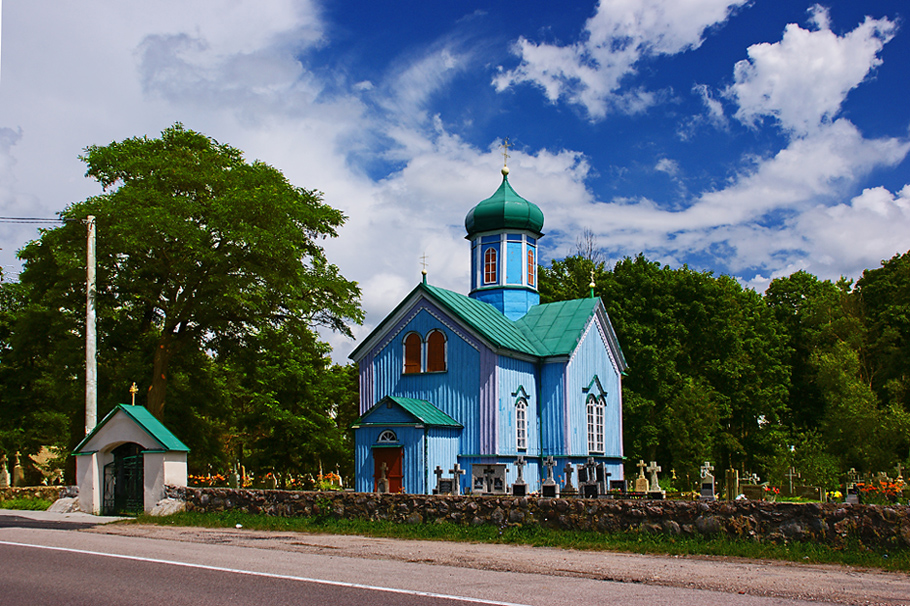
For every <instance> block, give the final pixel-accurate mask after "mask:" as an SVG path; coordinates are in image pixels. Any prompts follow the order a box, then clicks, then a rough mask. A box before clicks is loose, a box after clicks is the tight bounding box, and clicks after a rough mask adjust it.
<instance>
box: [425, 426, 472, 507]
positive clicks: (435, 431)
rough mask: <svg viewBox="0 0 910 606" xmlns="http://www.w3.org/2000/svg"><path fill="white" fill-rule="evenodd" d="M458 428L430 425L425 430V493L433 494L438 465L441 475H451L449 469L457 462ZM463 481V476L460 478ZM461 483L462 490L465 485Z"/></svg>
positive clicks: (447, 476)
mask: <svg viewBox="0 0 910 606" xmlns="http://www.w3.org/2000/svg"><path fill="white" fill-rule="evenodd" d="M459 433H460V431H459V430H457V429H453V428H449V427H430V428H429V430H428V431H427V446H428V448H427V469H426V479H425V485H426V487H427V490H426V493H425V494H433V489H435V488H436V474H435V473H434V470H435V469H436V467H437V466H438V467H439V468H441V469H442V472H443V473H442V475H443V477H446V478H449V477H452V474H450V473H449V470H450V469H452V468H453V467H454V466H455V463H457V462H458V434H459ZM461 480H462V482H464V478H463V477H462V478H461ZM466 485H467V484H466V483H463V484H462V491H463V490H464V487H465V486H466Z"/></svg>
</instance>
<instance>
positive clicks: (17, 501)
mask: <svg viewBox="0 0 910 606" xmlns="http://www.w3.org/2000/svg"><path fill="white" fill-rule="evenodd" d="M52 504H53V501H48V500H47V499H29V498H23V497H16V498H14V499H6V500H3V499H0V509H20V510H22V509H27V510H30V511H44V510H45V509H47V508H48V507H50V506H51V505H52Z"/></svg>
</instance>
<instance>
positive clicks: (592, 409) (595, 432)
mask: <svg viewBox="0 0 910 606" xmlns="http://www.w3.org/2000/svg"><path fill="white" fill-rule="evenodd" d="M587 416H588V452H590V453H603V451H604V400H603V398H597V397H595V396H594V394H590V395H588V399H587Z"/></svg>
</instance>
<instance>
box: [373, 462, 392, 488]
mask: <svg viewBox="0 0 910 606" xmlns="http://www.w3.org/2000/svg"><path fill="white" fill-rule="evenodd" d="M388 471H389V466H388V465H387V464H386V462H385V461H383V462H382V464H381V465H380V466H379V480H378V481H377V482H376V492H383V493H384V492H389V478H388V477H387V474H388Z"/></svg>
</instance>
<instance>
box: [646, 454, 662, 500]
mask: <svg viewBox="0 0 910 606" xmlns="http://www.w3.org/2000/svg"><path fill="white" fill-rule="evenodd" d="M647 471H648V473H649V474H651V485H650V486H649V487H648V492H655V493H656V492H660V493H662V492H663V491H662V490H661V489H660V481H659V480H658V479H657V472H659V471H661V469H660V466H659V465H658V464H657V461H651V464H650V465H649V466H648V469H647Z"/></svg>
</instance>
